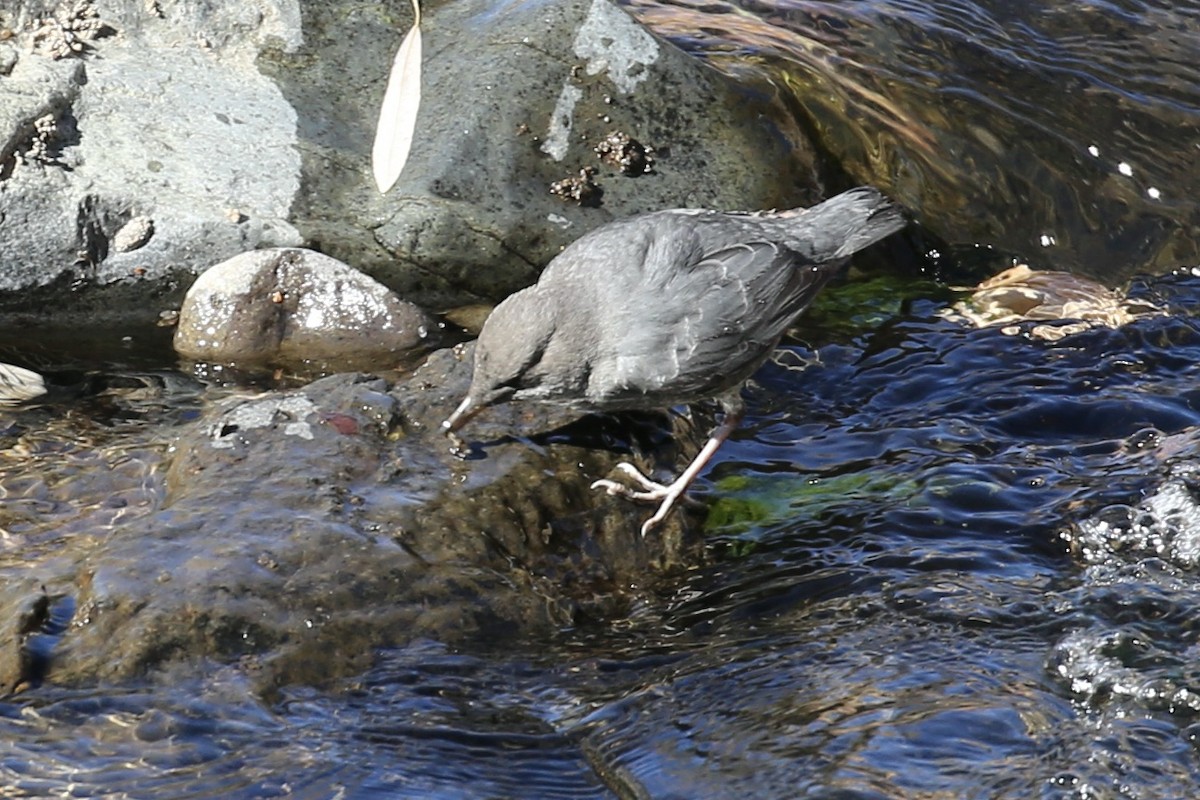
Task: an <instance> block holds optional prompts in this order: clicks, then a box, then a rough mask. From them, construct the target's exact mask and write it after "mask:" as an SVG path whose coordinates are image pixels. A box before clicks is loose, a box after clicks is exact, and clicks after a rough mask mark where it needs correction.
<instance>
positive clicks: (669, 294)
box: [598, 236, 833, 402]
mask: <svg viewBox="0 0 1200 800" xmlns="http://www.w3.org/2000/svg"><path fill="white" fill-rule="evenodd" d="M704 244H705V243H704V242H703V241H702V240H701V239H700V238H699V237H696V236H690V237H676V236H670V237H664V238H655V239H653V240H652V241H651V242H650V244H649V247H648V249H647V252H646V256H645V261H644V262H643V263H644V264H647V265H652V267H653V268H647V269H644V270H642V271H641V272H640V273H639V274H638V281H637V283H638V285H636V286H629V287H627V289H626V291H628V292H629V294H630V309H629V310H627V311H626V312H625V314H624V320H625V324H624V327H623V328H622V335H621V336H620V337H618V338H619V341H620V348H619V350H618V351H617V352H615V353H614V354H613V359H612V361H611V362H609V363H610V364H611V365H612V368H613V373H612V374H609V375H604V376H598V377H602V378H603V380H602V381H600V382H599V385H602V386H605V387H613V388H614V389H615V391H616V392H617V393H618V394H620V393H626V394H629V395H630V396H634V397H636V396H638V395H641V396H645V395H653V396H658V397H662V398H664V399H666V400H668V401H670V400H671V399H672V398H674V399H675V401H676V402H682V401H683V400H686V399H689V398H698V397H708V396H713V395H716V394H719V393H721V392H723V391H725V390H726V389H728V388H730V387H731V386H733V385H736V384H737V383H739V382H740V381H741V380H743V379H745V378H746V377H748V375H749V373H750V372H753V370H754V369H755V368H757V366H758V364H759V363H760V362H761V360H762V359H763V358H765V357H766V355H767V354H769V353H770V351H771V349H772V348H773V347H774V346H775V343H776V342H777V341H778V339H779V337H780V336H781V335H782V333H783V331H784V329H785V328H786V326H787V325H788V323H790V322H791V320H792V319H793V318H795V316H796V315H797V314H799V313H800V311H801V310H803V308H804V306H805V305H806V304H807V302H808V300H810V299H811V297H812V296H813V295H815V294H816V291H817V290H818V289H819V288H820V287H821V286H822V285H823V284H824V283H825V281H826V280H827V279H828V276H829V274H831V273H832V271H833V270H826V269H821V270H813V269H812V268H811V267H809V266H807V265H805V264H803V263H800V261H801V259H800V257H799V256H797V254H796V253H794V252H792V251H790V250H788V249H786V248H784V247H781V246H779V245H776V244H774V243H772V242H768V241H749V242H742V243H738V244H734V245H730V246H723V247H719V248H717V249H713V250H708V251H706V249H705V247H704ZM656 251H657V252H656ZM639 298H645V299H644V300H643V301H642V302H638V300H639ZM618 313H620V310H618ZM641 317H644V319H642V318H641Z"/></svg>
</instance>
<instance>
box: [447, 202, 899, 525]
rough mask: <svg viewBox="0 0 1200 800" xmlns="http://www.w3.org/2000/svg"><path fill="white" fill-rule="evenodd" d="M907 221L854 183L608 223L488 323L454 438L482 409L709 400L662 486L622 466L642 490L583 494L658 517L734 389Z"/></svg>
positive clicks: (711, 443)
mask: <svg viewBox="0 0 1200 800" xmlns="http://www.w3.org/2000/svg"><path fill="white" fill-rule="evenodd" d="M906 224H907V222H906V220H905V218H904V215H903V213H902V212H901V210H900V208H899V207H898V206H896V205H895V204H894V203H892V202H891V201H890V200H888V199H887V198H886V197H884V196H883V195H882V194H880V193H879V192H878V191H877V190H876V189H873V188H871V187H867V186H864V187H859V188H857V189H851V190H850V191H848V192H844V193H842V194H840V195H838V196H836V197H833V198H831V199H829V200H826V201H825V202H823V203H821V204H820V205H816V206H813V207H812V208H809V209H792V210H790V211H780V212H760V213H754V214H742V213H722V212H718V211H707V210H701V209H674V210H669V211H657V212H654V213H650V214H643V215H641V216H636V217H631V218H629V219H624V220H618V221H616V222H612V223H609V224H607V225H604V226H603V227H600V228H597V229H596V230H594V231H592V232H591V233H589V234H587V235H586V236H583V237H581V238H580V239H578V240H577V241H575V242H574V243H572V244H571V245H570V246H568V247H567V248H566V249H565V250H563V251H562V253H560V254H559V255H558V256H557V257H556V258H555V259H554V260H553V261H551V262H550V264H549V265H548V266H547V267H546V269H545V270H543V272H542V274H541V277H540V278H539V279H538V282H537V283H536V284H534V285H533V286H530V287H529V288H527V289H523V290H521V291H519V292H517V293H516V294H514V295H512V296H510V297H509V298H508V299H506V300H505V301H504V302H502V303H501V304H500V305H498V306H496V309H495V310H494V311H493V312H492V313H491V315H490V316H489V317H488V319H487V321H486V322H485V323H484V325H483V330H482V331H481V332H480V334H479V341H478V342H477V343H476V345H475V369H474V373H473V375H472V378H471V387H470V389H469V390H468V391H467V396H466V397H465V398H464V399H463V401H462V402H461V403H460V404H459V406H458V408H456V409H455V410H454V413H453V414H451V415H450V417H449V418H448V419H447V420H446V421H445V422H443V423H442V428H443V430H444V431H445V432H446V433H447V434H453V433H454V432H455V431H457V430H458V429H459V428H461V427H462V426H463V425H464V424H465V423H466V422H467V421H468V420H469V419H471V418H472V417H473V416H475V415H476V414H478V413H479V412H480V411H481V410H483V409H484V408H487V407H488V406H492V405H496V404H499V403H505V402H508V401H510V400H533V401H536V402H541V403H551V404H556V405H561V406H567V407H570V408H572V409H576V410H578V411H581V412H607V411H617V410H624V409H656V408H669V407H671V406H675V405H680V404H684V403H693V402H696V401H700V400H708V399H715V400H716V401H717V402H718V403H719V404H720V406H721V408H722V410H723V411H724V417H723V419H722V421H721V424H720V425H719V426H718V427H717V429H716V430H715V431H714V432H713V433H712V435H711V437H710V438H709V440H708V442H707V443H705V445H704V447H703V448H702V449H701V450H700V453H699V454H698V455H697V456H696V457H695V459H693V460H692V462H691V464H690V465H689V466H688V467H687V469H686V470H684V472H683V473H682V474H681V475H680V476H679V477H678V478H677V479H676V480H675V481H674V482H673V483H672V484H670V485H669V486H667V485H663V484H660V483H657V482H656V481H653V480H651V479H650V478H648V477H646V476H645V475H643V474H642V473H641V472H640V471H639V470H638V469H637V468H636V467H634V466H633V465H632V464H628V463H621V464H619V465H618V468H619V469H620V470H621V471H622V472H624V473H626V474H627V475H628V476H629V477H630V478H631V479H632V480H633V481H635V482H636V483H637V484H638V485H639V487H640V488H639V489H637V490H635V489H631V488H629V487H627V486H625V485H623V484H620V483H617V482H616V481H611V480H599V481H596V482H595V483H593V484H592V488H593V489H595V488H602V489H605V490H607V491H608V493H609V494H615V495H621V496H623V497H627V498H631V499H634V500H642V501H652V502H659V503H660V505H659V507H658V510H657V511H656V512H655V514H654V516H652V517H650V518H649V519H648V520H646V522H645V524H644V525H643V526H642V535H643V536H645V535H646V533H647V532H649V531H650V530H652V529H653V528H654V527H655V526H657V525H658V524H659V523H661V522H662V521H663V519H665V518H666V516H667V514H668V513H669V512H670V511H671V508H672V507H673V506H674V504H675V502H676V500H678V498H679V497H680V496H681V495H682V494H683V493H684V491H686V489H687V487H688V486H689V485H690V484H691V483H692V481H693V480H695V478H696V476H697V475H698V474H699V473H700V471H701V470H702V469H704V466H705V465H706V464H707V463H708V461H709V459H711V458H712V456H713V454H714V453H715V452H716V451H717V449H718V448H719V447H720V446H721V444H722V443H723V442H724V441H725V440H726V439H727V438H729V435H730V434H731V433H732V432H733V430H734V429H735V428H736V427H737V425H738V423H739V422H740V421H741V418H742V414H743V405H742V401H741V398H740V396H739V392H740V389H741V386H742V384H743V383H744V382H745V381H746V379H747V378H749V377H750V376H751V375H752V374H753V373H754V371H755V370H757V369H758V367H759V366H760V365H761V364H762V363H763V361H765V360H766V359H767V357H768V356H769V355H770V354H771V351H772V350H774V348H775V346H776V345H777V344H778V342H779V339H780V337H782V336H783V333H784V331H785V330H786V329H787V327H788V326H789V325H790V324H791V323H792V321H793V320H795V318H796V317H797V316H798V315H799V314H800V312H802V311H803V310H804V309H805V308H806V307H807V306H808V304H809V303H810V302H811V301H812V299H813V297H814V296H815V295H816V294H817V292H818V291H819V290H820V289H821V287H822V286H824V285H825V284H826V283H827V282H828V281H829V279H830V278H832V277H833V276H834V274H835V273H836V272H837V271H838V269H839V268H840V267H841V266H842V265H843V264H845V263H846V261H847V260H848V259H849V257H850V256H852V255H853V254H854V253H857V252H858V251H859V250H862V249H863V248H865V247H868V246H869V245H872V244H874V243H875V242H877V241H879V240H880V239H883V238H884V237H886V236H889V235H890V234H892V233H895V232H896V231H898V230H900V229H901V228H903V227H904V226H905V225H906Z"/></svg>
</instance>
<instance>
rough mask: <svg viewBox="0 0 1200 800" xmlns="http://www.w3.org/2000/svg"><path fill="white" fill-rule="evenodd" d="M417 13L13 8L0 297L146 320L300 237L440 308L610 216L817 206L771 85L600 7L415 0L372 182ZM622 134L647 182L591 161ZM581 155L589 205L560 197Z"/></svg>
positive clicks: (565, 0)
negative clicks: (419, 35)
mask: <svg viewBox="0 0 1200 800" xmlns="http://www.w3.org/2000/svg"><path fill="white" fill-rule="evenodd" d="M411 21H412V20H411V9H410V8H409V6H408V4H406V3H397V4H391V5H385V4H381V5H377V6H364V5H362V4H360V3H354V2H350V0H342V1H341V2H328V3H327V2H316V0H304V1H301V0H265V2H262V3H256V4H254V5H252V6H250V5H241V4H236V3H226V2H219V1H218V0H189V1H188V2H178V3H146V2H145V0H111V1H110V2H105V3H102V4H96V5H94V6H93V5H90V4H89V3H88V2H74V0H72V1H71V2H67V0H63V2H61V3H58V2H53V1H52V0H16V2H15V4H14V5H12V6H10V7H7V8H6V9H0V25H4V26H7V27H8V29H11V30H12V31H13V32H14V34H15V35H14V36H13V37H12V38H11V39H10V40H9V41H7V42H0V51H2V52H0V199H2V204H3V214H2V215H0V242H3V246H2V247H0V311H3V310H5V309H10V310H11V309H14V308H18V307H20V308H25V309H34V310H36V309H38V308H41V309H54V310H55V311H56V312H60V313H61V311H62V310H63V305H64V303H71V304H73V305H74V306H75V307H80V306H83V307H84V308H90V309H91V310H93V311H95V312H96V313H101V314H105V315H117V316H136V315H139V314H143V313H144V314H146V315H147V316H149V315H151V314H157V312H158V311H159V310H161V309H162V308H163V307H164V306H168V305H170V304H172V303H174V302H177V301H178V299H179V297H180V295H181V293H182V291H183V290H184V289H186V287H187V285H188V283H190V281H191V280H192V279H194V276H195V275H196V274H198V273H199V272H201V271H202V270H204V269H205V268H207V267H209V266H211V265H212V264H216V263H219V262H221V261H224V260H226V259H228V258H230V257H232V256H234V255H236V254H238V253H241V252H244V251H246V250H253V249H259V248H263V247H274V246H293V245H299V244H306V245H308V246H310V247H313V248H314V249H317V250H320V251H322V252H325V253H327V254H329V255H332V256H334V257H337V258H339V259H341V260H343V261H345V262H347V263H348V264H350V265H352V266H354V267H356V268H359V269H363V270H364V271H366V272H368V273H370V274H372V275H374V276H375V277H377V278H379V279H381V280H382V281H383V282H384V283H386V284H387V285H389V286H390V287H391V288H393V289H395V290H397V291H399V292H400V293H401V294H402V295H404V296H406V297H409V298H410V299H414V300H417V301H424V302H426V303H427V304H430V303H431V304H436V305H442V306H447V305H453V304H458V303H461V302H464V301H469V300H472V299H477V298H485V299H489V300H496V299H499V298H501V297H503V296H504V295H506V294H507V293H509V292H511V291H512V290H514V289H517V288H520V287H522V286H524V285H526V284H528V283H531V282H532V281H533V280H534V278H535V277H536V275H537V273H538V271H539V269H540V268H541V267H542V266H543V265H544V264H545V263H546V262H547V261H548V260H549V259H550V257H551V256H553V255H554V254H555V253H556V252H557V251H558V249H559V248H560V247H562V246H563V245H564V244H566V243H567V242H569V241H570V240H572V239H574V238H576V237H578V236H579V235H581V234H582V233H584V232H586V231H587V230H589V229H591V228H593V227H595V226H597V225H599V224H601V223H603V222H605V221H607V220H609V219H611V218H612V217H614V216H622V215H626V214H629V213H633V212H637V211H645V210H648V209H652V208H657V207H661V206H680V205H711V206H721V207H733V208H757V207H765V206H778V205H794V204H797V203H801V202H805V201H808V200H811V199H814V198H815V195H816V193H817V192H816V188H817V187H816V184H817V180H816V178H815V177H814V171H813V165H812V154H811V151H810V150H809V148H808V147H807V144H806V142H805V139H804V137H803V136H802V135H801V133H800V131H799V129H798V128H797V127H796V126H795V125H794V124H793V123H792V122H791V121H790V120H789V119H788V117H787V115H786V114H784V113H782V112H781V110H780V108H779V106H778V105H777V104H776V103H775V102H774V100H773V98H772V95H771V93H770V92H769V91H764V87H761V86H759V87H751V88H749V89H745V88H740V87H737V86H735V85H734V84H733V83H732V82H731V81H730V80H729V79H727V78H725V77H723V76H721V75H719V74H718V73H716V72H715V71H714V70H712V69H709V68H708V67H706V66H705V65H704V64H702V63H701V62H699V61H697V60H695V59H692V58H689V57H687V56H686V55H684V54H683V53H681V52H680V51H678V50H677V49H675V48H674V47H673V46H671V45H669V44H666V43H664V42H662V41H661V40H659V39H657V38H655V37H654V36H652V35H651V34H649V33H647V32H646V31H645V30H644V29H643V28H641V27H640V26H638V25H637V24H635V23H634V22H633V21H632V20H631V18H630V17H628V16H627V15H626V13H625V12H624V11H622V10H620V9H619V8H618V7H616V6H615V5H612V4H611V3H610V2H608V0H558V1H557V2H553V3H539V4H519V5H516V6H507V7H505V8H504V11H503V13H497V9H496V7H495V5H494V4H493V3H488V2H483V0H462V2H454V3H447V4H429V5H427V6H426V7H425V15H424V22H423V26H422V27H423V30H424V39H425V59H424V81H423V83H424V92H423V101H422V106H421V112H420V116H419V119H418V126H417V133H416V143H415V146H414V148H413V151H412V155H411V158H410V161H409V164H408V166H407V167H406V169H405V170H404V173H403V175H402V176H401V179H400V182H399V183H398V185H397V186H396V187H395V188H394V189H393V190H392V191H391V192H389V193H388V194H387V195H386V196H381V195H380V194H379V192H378V191H377V189H376V188H375V186H374V183H373V181H372V179H371V173H370V164H369V156H370V151H371V141H372V137H373V135H374V130H375V123H376V119H377V117H378V113H379V104H380V101H381V98H382V96H383V90H384V86H385V84H386V80H387V76H388V72H389V69H390V66H391V61H392V57H393V55H394V52H395V50H396V48H397V47H398V45H399V42H400V39H401V38H402V36H403V35H404V33H405V32H406V30H407V29H408V28H409V26H410V25H411ZM612 133H618V134H620V135H621V136H618V137H617V139H616V141H624V139H623V138H622V137H629V138H630V139H632V140H634V141H635V142H640V143H641V144H643V145H646V146H650V147H653V148H654V150H655V153H654V155H653V156H652V157H653V172H651V173H649V174H637V175H636V176H634V175H631V174H627V173H628V172H636V171H637V170H636V169H632V170H631V169H628V168H626V169H622V167H621V162H620V154H619V153H618V154H615V155H614V157H612V158H610V162H611V163H605V162H602V161H601V160H600V159H599V158H598V157H597V155H596V154H595V152H594V148H595V147H596V145H598V144H600V143H601V142H602V141H604V140H605V139H606V138H607V137H608V136H609V134H612ZM626 163H628V162H626ZM585 167H594V168H596V170H597V172H596V174H595V175H594V176H592V179H593V180H594V181H595V182H596V183H597V184H599V186H600V188H601V189H602V190H603V194H602V195H600V196H599V198H598V202H599V205H598V206H597V205H596V204H595V202H593V204H592V205H591V206H586V207H585V206H580V205H578V204H576V203H574V202H568V201H564V200H563V199H561V198H560V197H558V196H555V195H552V194H551V193H550V186H551V184H552V183H554V182H556V181H559V180H562V179H564V178H569V177H571V176H578V175H579V172H580V170H582V169H584V168H585ZM67 289H70V291H69V292H68V291H65V290H67Z"/></svg>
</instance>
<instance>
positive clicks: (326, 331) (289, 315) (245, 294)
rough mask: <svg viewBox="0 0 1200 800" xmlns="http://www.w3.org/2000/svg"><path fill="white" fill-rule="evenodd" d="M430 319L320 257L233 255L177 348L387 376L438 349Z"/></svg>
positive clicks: (205, 289)
mask: <svg viewBox="0 0 1200 800" xmlns="http://www.w3.org/2000/svg"><path fill="white" fill-rule="evenodd" d="M437 332H438V328H437V326H436V324H435V323H434V322H433V321H432V320H431V319H430V318H429V317H428V316H426V315H425V313H424V312H423V311H422V310H421V309H420V308H418V307H417V306H415V305H413V304H412V303H409V302H406V301H404V300H401V299H400V298H398V297H397V296H396V295H395V294H393V293H392V292H391V291H389V290H388V289H387V287H385V286H383V285H381V284H379V283H378V282H376V281H375V280H373V279H371V278H369V277H367V276H366V275H364V274H362V273H361V272H358V271H357V270H354V269H352V268H350V267H348V266H346V265H345V264H343V263H341V262H340V261H337V260H336V259H333V258H330V257H329V256H326V255H322V254H321V253H317V252H314V251H312V250H304V249H302V248H278V249H271V250H258V251H254V252H250V253H243V254H242V255H239V256H235V257H234V258H231V259H229V260H228V261H225V262H223V263H221V264H217V265H216V266H214V267H212V268H211V269H209V270H207V271H206V272H205V273H204V274H203V275H201V276H200V277H199V279H197V281H196V282H195V283H194V284H193V285H192V288H191V289H190V290H189V291H188V294H187V297H186V298H185V299H184V301H183V307H182V308H181V309H180V311H179V326H178V328H177V329H176V331H175V349H176V350H177V351H178V352H179V354H180V355H182V356H184V357H186V358H190V359H194V360H196V361H205V362H213V363H219V364H231V365H235V366H238V367H242V368H263V367H290V368H304V367H306V366H307V367H312V368H315V369H316V370H318V371H325V370H330V371H334V370H347V369H356V368H362V369H369V368H372V367H375V368H387V367H389V366H394V365H395V364H396V363H398V362H400V361H403V360H406V359H409V358H411V357H412V356H413V355H415V354H419V353H421V352H424V351H425V350H426V349H427V348H428V347H429V346H430V345H432V344H435V343H436V342H437V341H438V338H439V337H438V336H437Z"/></svg>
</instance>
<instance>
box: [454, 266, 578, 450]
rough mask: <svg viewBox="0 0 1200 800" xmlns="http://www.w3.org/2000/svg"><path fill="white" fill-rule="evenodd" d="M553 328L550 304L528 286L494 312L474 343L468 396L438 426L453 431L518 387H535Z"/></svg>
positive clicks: (517, 391) (504, 398)
mask: <svg viewBox="0 0 1200 800" xmlns="http://www.w3.org/2000/svg"><path fill="white" fill-rule="evenodd" d="M553 333H554V319H553V309H552V308H551V306H550V304H549V303H547V302H545V300H544V299H543V298H541V297H540V296H539V294H538V292H537V287H536V286H531V287H530V288H528V289H524V290H522V291H520V292H517V293H516V294H514V295H512V296H510V297H509V298H508V299H507V300H505V301H504V302H503V303H501V304H500V305H498V306H496V308H495V309H494V310H493V311H492V313H491V314H490V315H489V316H488V318H487V321H486V322H484V323H483V330H481V331H480V332H479V340H478V341H477V342H476V343H475V371H474V373H473V374H472V376H471V387H470V388H469V389H468V390H467V396H466V397H464V398H463V401H462V402H461V403H459V404H458V408H456V409H454V413H452V414H451V415H450V416H449V417H447V418H446V421H445V422H443V423H442V430H443V431H444V432H445V433H446V434H451V433H454V432H455V431H457V430H458V429H459V428H461V427H462V426H463V425H465V424H466V423H467V421H468V420H470V419H471V418H472V417H474V416H475V415H476V414H478V413H479V412H480V411H482V410H483V409H485V408H487V407H488V406H494V405H499V404H500V403H504V402H507V401H509V400H511V399H512V398H513V397H514V396H516V395H517V394H518V393H519V392H521V391H522V390H528V389H535V388H536V383H537V377H536V370H535V367H536V366H537V365H538V363H539V362H540V361H541V360H542V355H543V354H544V353H545V352H546V347H547V346H548V345H549V343H550V338H551V336H552V334H553Z"/></svg>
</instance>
